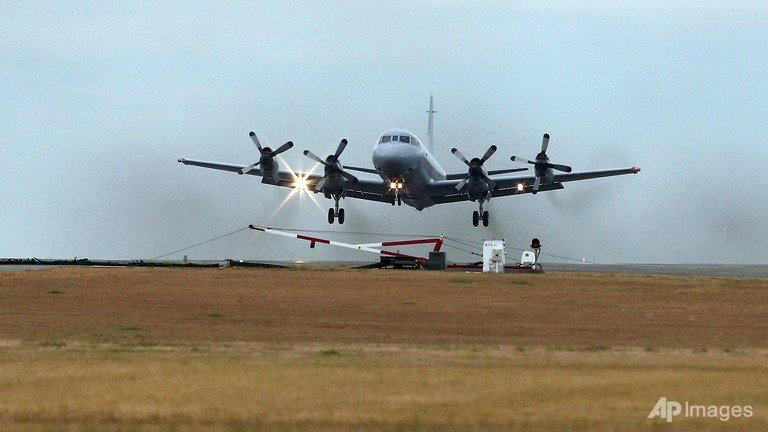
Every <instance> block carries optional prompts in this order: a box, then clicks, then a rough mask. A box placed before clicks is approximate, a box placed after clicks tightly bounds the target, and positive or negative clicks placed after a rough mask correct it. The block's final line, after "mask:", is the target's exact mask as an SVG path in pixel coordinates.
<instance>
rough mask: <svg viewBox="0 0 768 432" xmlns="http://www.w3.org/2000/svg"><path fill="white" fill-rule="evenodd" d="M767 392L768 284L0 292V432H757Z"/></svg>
mask: <svg viewBox="0 0 768 432" xmlns="http://www.w3.org/2000/svg"><path fill="white" fill-rule="evenodd" d="M766 383H768V279H747V278H715V277H672V276H648V275H643V276H636V275H614V274H575V273H573V274H571V273H547V274H543V275H531V274H505V275H482V274H465V273H458V272H410V271H385V270H366V271H358V270H345V269H335V268H299V269H291V270H261V269H222V270H219V269H196V270H178V269H101V268H74V269H56V270H46V271H34V272H20V273H16V272H6V273H0V430H29V431H38V430H93V431H101V430H107V431H117V430H120V431H131V430H158V431H166V430H174V431H187V430H189V431H194V430H221V431H229V430H299V431H304V430H328V431H331V430H370V431H378V430H417V431H421V430H424V431H433V430H435V431H437V430H462V431H463V430H600V431H613V430H615V431H623V430H654V431H656V430H691V431H693V430H734V429H735V430H755V431H757V430H766V429H768V386H766ZM660 397H667V398H669V399H670V400H675V401H680V402H684V401H689V402H690V403H691V404H698V405H707V406H710V405H715V406H718V407H719V406H723V405H729V406H732V405H739V406H746V405H748V406H750V407H751V408H752V411H753V415H752V416H751V417H748V418H745V417H738V418H730V419H728V420H727V421H722V420H720V419H718V418H683V417H682V416H678V417H676V418H675V419H674V421H673V422H672V423H666V422H665V421H664V420H662V419H653V420H649V419H647V418H646V417H647V416H648V413H649V412H650V411H651V409H652V408H653V407H654V405H655V404H656V401H657V400H658V399H659V398H660Z"/></svg>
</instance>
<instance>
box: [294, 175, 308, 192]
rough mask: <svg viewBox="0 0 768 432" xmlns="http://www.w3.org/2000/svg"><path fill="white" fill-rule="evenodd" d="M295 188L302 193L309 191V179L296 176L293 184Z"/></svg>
mask: <svg viewBox="0 0 768 432" xmlns="http://www.w3.org/2000/svg"><path fill="white" fill-rule="evenodd" d="M293 187H294V188H296V189H301V190H302V191H306V190H307V179H306V177H301V176H298V175H297V176H296V177H295V180H294V182H293Z"/></svg>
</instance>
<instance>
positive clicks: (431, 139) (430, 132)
mask: <svg viewBox="0 0 768 432" xmlns="http://www.w3.org/2000/svg"><path fill="white" fill-rule="evenodd" d="M436 112H437V111H435V105H434V103H433V99H432V95H429V111H427V114H429V121H428V123H427V139H428V141H427V149H428V150H429V152H430V153H434V147H435V134H434V127H435V119H434V117H435V113H436Z"/></svg>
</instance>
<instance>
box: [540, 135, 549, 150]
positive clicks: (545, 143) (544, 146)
mask: <svg viewBox="0 0 768 432" xmlns="http://www.w3.org/2000/svg"><path fill="white" fill-rule="evenodd" d="M547 146H549V134H548V133H545V134H544V138H542V139H541V151H542V153H546V152H547Z"/></svg>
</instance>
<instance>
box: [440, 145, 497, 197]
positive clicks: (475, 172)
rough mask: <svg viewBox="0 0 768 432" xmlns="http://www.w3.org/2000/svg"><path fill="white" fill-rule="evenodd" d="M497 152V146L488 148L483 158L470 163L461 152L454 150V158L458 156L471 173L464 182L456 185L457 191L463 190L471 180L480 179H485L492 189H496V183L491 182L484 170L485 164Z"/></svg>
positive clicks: (474, 159)
mask: <svg viewBox="0 0 768 432" xmlns="http://www.w3.org/2000/svg"><path fill="white" fill-rule="evenodd" d="M495 152H496V146H495V145H492V146H490V147H489V148H488V150H487V151H486V152H485V154H484V155H483V157H481V158H473V159H472V160H470V161H468V160H467V158H465V157H464V155H463V154H461V152H460V151H459V150H458V149H457V148H452V149H451V153H453V155H454V156H456V157H457V158H458V159H459V160H460V161H462V162H464V163H465V164H466V165H467V166H468V167H469V173H468V174H467V177H466V178H465V179H464V180H462V181H460V182H459V184H457V185H456V190H461V189H463V188H464V186H465V185H466V184H467V182H468V181H469V180H470V179H480V178H483V179H485V181H486V182H487V184H488V187H489V188H490V189H495V188H496V182H494V181H493V180H491V178H490V177H488V175H487V174H486V173H485V171H484V170H483V164H484V163H485V161H487V160H488V158H490V157H491V156H492V155H493V154H494V153H495Z"/></svg>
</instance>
